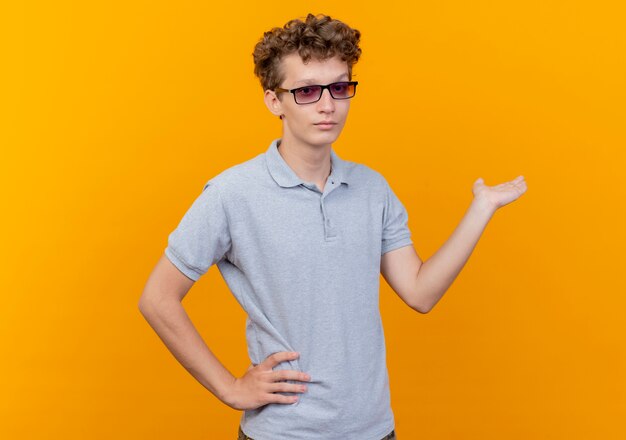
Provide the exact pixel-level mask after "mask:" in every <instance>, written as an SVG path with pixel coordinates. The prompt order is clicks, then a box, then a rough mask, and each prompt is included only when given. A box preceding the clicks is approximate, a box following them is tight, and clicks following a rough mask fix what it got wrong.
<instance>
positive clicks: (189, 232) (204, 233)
mask: <svg viewBox="0 0 626 440" xmlns="http://www.w3.org/2000/svg"><path fill="white" fill-rule="evenodd" d="M230 247H231V237H230V232H229V228H228V219H227V216H226V212H225V211H224V205H223V203H222V199H221V196H220V193H219V190H218V187H217V186H216V184H215V183H213V182H211V181H209V182H207V183H206V184H205V185H204V188H203V190H202V193H201V194H200V195H199V196H198V197H197V198H196V200H195V201H194V202H193V204H192V205H191V207H190V208H189V209H188V210H187V212H186V213H185V215H184V216H183V218H182V220H181V221H180V223H179V224H178V226H177V227H176V229H174V231H172V232H171V233H170V235H169V237H168V242H167V247H166V248H165V255H166V256H167V258H168V259H169V260H170V261H171V262H172V264H174V266H176V267H177V268H178V270H180V271H181V272H182V273H183V274H184V275H186V276H187V277H188V278H191V279H192V280H193V281H197V280H198V279H199V278H200V277H201V276H202V275H204V274H205V273H206V272H207V271H208V270H209V267H211V266H212V265H213V264H215V263H217V262H218V261H220V260H221V259H222V258H223V257H224V256H225V255H226V253H227V252H228V250H229V249H230Z"/></svg>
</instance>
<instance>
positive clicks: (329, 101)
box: [317, 89, 335, 112]
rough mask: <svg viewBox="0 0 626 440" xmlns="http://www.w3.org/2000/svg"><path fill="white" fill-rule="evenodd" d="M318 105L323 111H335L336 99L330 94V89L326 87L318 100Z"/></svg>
mask: <svg viewBox="0 0 626 440" xmlns="http://www.w3.org/2000/svg"><path fill="white" fill-rule="evenodd" d="M317 107H318V109H319V110H320V111H322V112H333V111H335V100H334V99H333V97H332V96H330V90H328V89H324V90H322V96H321V98H320V100H319V101H317Z"/></svg>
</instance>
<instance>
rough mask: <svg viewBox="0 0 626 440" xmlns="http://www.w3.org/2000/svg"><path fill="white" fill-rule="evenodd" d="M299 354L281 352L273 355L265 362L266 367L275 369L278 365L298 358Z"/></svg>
mask: <svg viewBox="0 0 626 440" xmlns="http://www.w3.org/2000/svg"><path fill="white" fill-rule="evenodd" d="M298 356H299V354H298V353H296V352H293V351H279V352H277V353H274V354H271V355H269V356H268V357H267V359H265V360H264V361H263V364H265V365H264V366H265V367H268V368H270V369H271V368H274V367H275V366H276V365H278V364H280V363H281V362H285V361H290V360H293V359H296V358H298Z"/></svg>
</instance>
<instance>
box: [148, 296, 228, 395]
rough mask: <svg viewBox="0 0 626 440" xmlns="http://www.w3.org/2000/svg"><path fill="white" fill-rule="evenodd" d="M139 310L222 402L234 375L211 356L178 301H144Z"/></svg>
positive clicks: (195, 376) (177, 356)
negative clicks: (145, 302)
mask: <svg viewBox="0 0 626 440" xmlns="http://www.w3.org/2000/svg"><path fill="white" fill-rule="evenodd" d="M141 313H142V314H143V316H144V317H145V318H146V320H147V321H148V323H149V324H150V326H151V327H152V328H153V329H154V331H155V332H156V333H157V335H158V336H159V338H161V340H162V341H163V343H164V344H165V345H166V346H167V348H168V349H169V351H170V352H171V353H172V354H173V355H174V357H175V358H176V359H177V360H178V362H180V364H181V365H182V366H183V367H184V368H185V369H186V370H187V371H188V372H189V373H190V374H191V375H192V376H193V377H194V378H196V380H197V381H198V382H200V383H201V384H202V385H203V386H204V387H205V388H206V389H208V390H209V391H210V392H211V393H213V395H215V396H216V397H217V398H218V399H220V400H221V401H222V402H224V403H227V394H228V390H229V388H230V385H232V383H233V382H234V381H235V377H234V376H233V375H232V374H231V373H230V372H229V371H228V370H227V369H226V368H225V367H224V365H222V363H221V362H220V361H219V360H218V359H217V357H215V355H214V354H213V353H212V352H211V350H210V349H209V347H208V346H207V345H206V344H205V342H204V340H203V339H202V337H201V336H200V334H199V333H198V331H197V330H196V328H195V327H194V325H193V323H192V322H191V319H190V318H189V316H188V315H187V312H186V311H185V309H184V307H183V305H182V304H181V302H180V301H176V300H168V301H160V302H149V301H148V302H147V304H143V306H142V308H141Z"/></svg>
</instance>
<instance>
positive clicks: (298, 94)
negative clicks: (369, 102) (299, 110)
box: [274, 81, 359, 104]
mask: <svg viewBox="0 0 626 440" xmlns="http://www.w3.org/2000/svg"><path fill="white" fill-rule="evenodd" d="M358 83H359V82H358V81H341V82H336V83H332V84H326V85H325V86H322V85H310V86H304V87H298V88H295V89H283V88H282V87H276V88H275V89H274V92H276V93H285V92H289V93H293V99H294V100H295V101H296V104H313V103H314V102H317V101H319V100H320V99H322V93H324V89H328V91H329V92H330V96H332V97H333V99H350V98H352V97H353V96H354V95H355V94H356V85H357V84H358Z"/></svg>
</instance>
